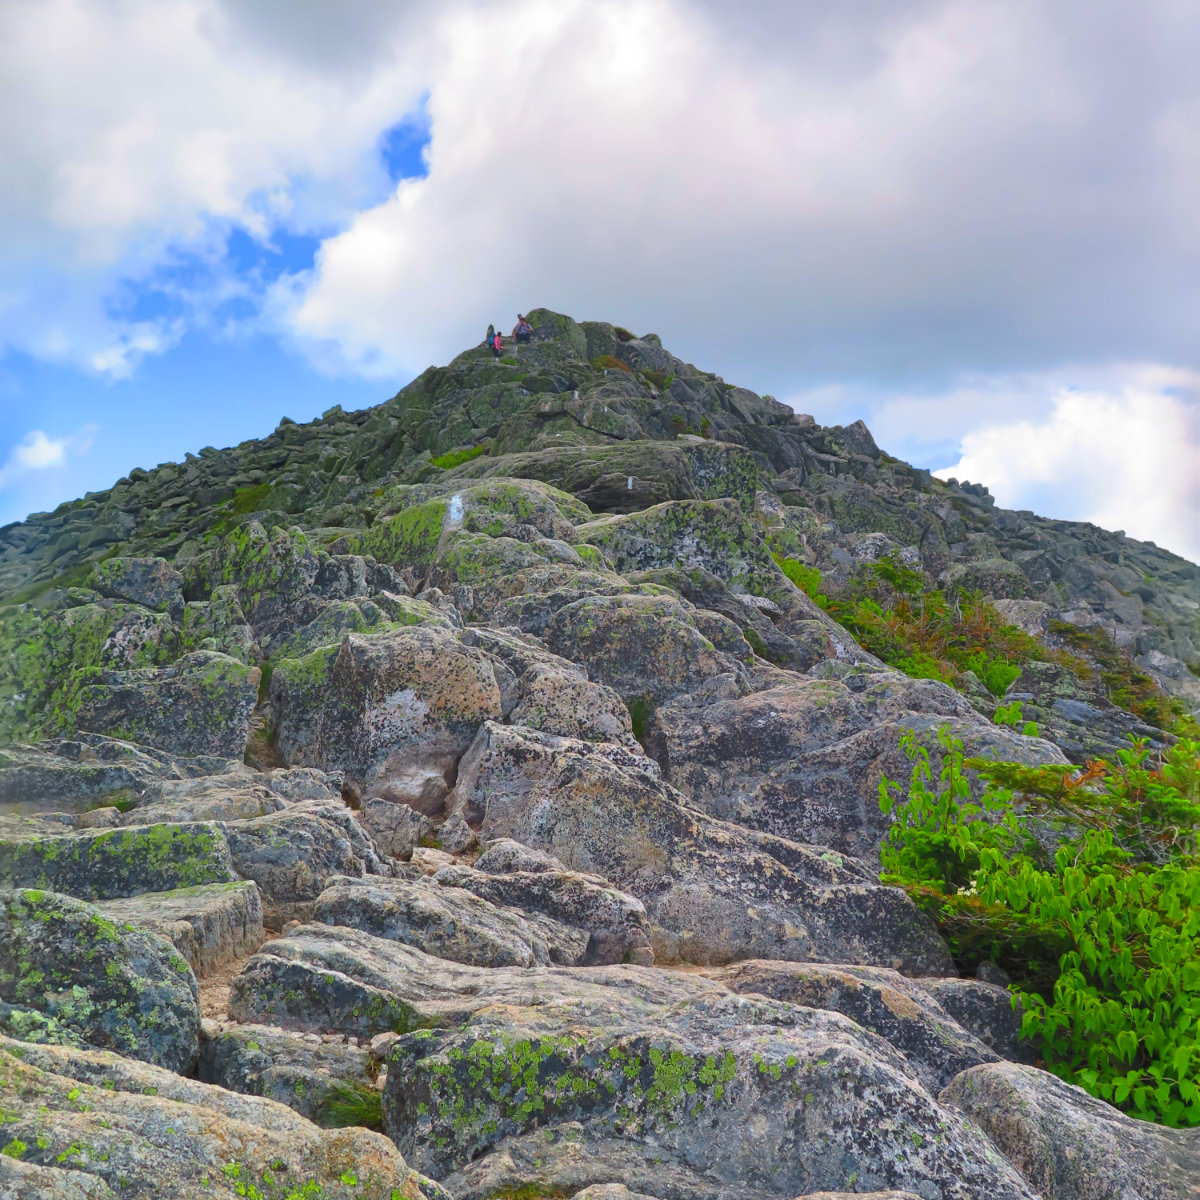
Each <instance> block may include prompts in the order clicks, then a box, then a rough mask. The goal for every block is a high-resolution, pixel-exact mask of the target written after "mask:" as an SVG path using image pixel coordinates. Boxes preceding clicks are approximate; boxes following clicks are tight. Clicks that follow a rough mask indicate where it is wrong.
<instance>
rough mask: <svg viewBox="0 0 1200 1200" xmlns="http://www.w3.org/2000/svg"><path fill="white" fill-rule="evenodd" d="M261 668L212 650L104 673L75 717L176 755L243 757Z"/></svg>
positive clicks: (79, 725)
mask: <svg viewBox="0 0 1200 1200" xmlns="http://www.w3.org/2000/svg"><path fill="white" fill-rule="evenodd" d="M259 675H260V672H259V669H258V668H257V667H248V666H246V664H245V663H242V662H239V661H238V660H237V659H235V658H230V657H229V656H228V655H225V654H218V653H215V652H213V651H207V650H198V651H196V652H194V653H192V654H188V655H185V656H184V657H183V658H181V659H179V661H178V662H175V663H172V664H171V665H170V666H167V667H153V668H143V669H138V670H130V671H108V672H104V673H102V675H101V677H100V681H99V682H97V683H93V684H88V685H86V686H84V687H82V688H80V690H79V707H78V710H77V711H76V713H75V714H74V720H73V724H74V727H75V728H76V729H81V730H91V731H93V732H95V733H106V734H110V735H112V736H119V737H123V738H126V739H128V740H129V741H132V742H137V743H139V744H141V745H146V746H153V747H155V748H156V749H159V750H166V751H170V752H172V753H175V754H185V755H197V754H215V755H221V756H223V757H225V758H241V757H242V754H243V752H244V751H245V748H246V735H247V733H248V732H249V728H250V715H251V713H253V711H254V706H255V704H256V703H257V702H258V681H259Z"/></svg>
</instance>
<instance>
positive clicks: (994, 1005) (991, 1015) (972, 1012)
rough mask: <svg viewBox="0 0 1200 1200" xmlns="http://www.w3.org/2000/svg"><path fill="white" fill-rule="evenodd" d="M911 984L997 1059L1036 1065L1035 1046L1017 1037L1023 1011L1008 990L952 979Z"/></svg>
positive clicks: (923, 980)
mask: <svg viewBox="0 0 1200 1200" xmlns="http://www.w3.org/2000/svg"><path fill="white" fill-rule="evenodd" d="M915 983H919V986H920V987H921V989H922V991H924V992H926V993H927V994H928V995H930V996H932V997H933V998H934V999H935V1000H936V1001H937V1002H938V1003H939V1004H940V1005H941V1006H942V1008H944V1009H945V1010H946V1012H947V1013H949V1014H950V1016H951V1017H952V1018H953V1019H954V1020H955V1021H957V1022H958V1024H959V1025H961V1026H962V1028H963V1029H965V1030H966V1031H967V1032H968V1033H970V1034H972V1035H973V1036H974V1037H977V1038H978V1039H979V1040H980V1041H981V1042H982V1043H983V1044H984V1045H985V1046H987V1047H988V1048H989V1049H991V1050H993V1051H995V1053H996V1054H997V1055H998V1056H999V1057H1000V1058H1007V1059H1009V1060H1010V1061H1012V1062H1019V1063H1028V1064H1030V1065H1032V1064H1033V1063H1035V1062H1037V1060H1038V1052H1037V1045H1036V1043H1034V1042H1031V1041H1027V1040H1025V1039H1023V1038H1022V1037H1021V1017H1022V1012H1023V1010H1022V1008H1021V1005H1020V1003H1019V1002H1018V1001H1017V999H1016V997H1015V996H1014V995H1013V994H1012V992H1010V991H1009V990H1008V988H1006V987H1000V986H999V985H998V984H995V983H986V982H984V981H983V980H982V979H955V978H953V977H950V978H944V979H922V980H919V981H915Z"/></svg>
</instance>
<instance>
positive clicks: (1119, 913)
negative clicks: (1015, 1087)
mask: <svg viewBox="0 0 1200 1200" xmlns="http://www.w3.org/2000/svg"><path fill="white" fill-rule="evenodd" d="M1018 719H1019V714H1018ZM938 743H939V744H938V749H939V750H940V755H941V766H940V770H939V773H938V778H937V781H936V782H935V779H934V768H933V764H932V762H931V758H930V752H929V749H928V748H927V747H926V746H924V745H922V744H921V743H920V742H919V741H918V740H917V738H916V737H915V736H914V735H912V734H907V735H905V737H904V739H903V740H902V743H901V744H902V746H903V748H904V750H905V752H906V753H907V755H908V758H909V760H910V761H911V763H912V773H911V777H910V779H909V783H908V788H907V791H906V792H905V791H904V790H902V789H901V788H900V787H898V785H897V784H896V783H895V782H893V781H892V780H889V779H887V778H886V777H884V778H883V779H882V780H881V781H880V785H879V801H880V807H881V809H882V810H883V812H885V813H887V814H889V815H890V816H891V818H892V827H891V830H890V831H889V834H888V837H887V839H886V840H885V842H884V844H883V846H882V849H881V858H882V867H883V870H882V873H881V878H882V879H883V881H884V882H886V883H892V884H896V885H898V886H900V887H903V888H904V889H905V890H906V891H907V892H908V893H909V894H910V895H911V896H912V897H913V899H914V900H915V901H916V903H917V904H918V906H920V907H921V908H923V909H924V910H925V911H927V912H929V913H930V914H931V915H932V916H933V917H934V919H935V920H936V921H937V922H938V924H939V926H940V928H941V931H942V933H943V935H944V936H945V937H946V938H947V940H948V941H949V943H950V946H951V949H952V951H953V953H954V955H955V959H956V961H957V963H958V965H959V966H960V968H962V969H964V970H966V971H968V972H973V971H974V969H975V968H976V966H977V965H978V964H979V963H980V962H981V961H983V960H984V959H990V960H991V961H993V962H996V963H997V964H998V965H1000V966H1001V967H1003V968H1004V970H1005V971H1007V972H1008V973H1009V975H1010V976H1011V977H1012V978H1013V980H1014V983H1013V991H1014V993H1015V994H1016V995H1017V996H1018V997H1019V999H1020V1002H1021V1005H1022V1006H1023V1008H1024V1017H1023V1021H1022V1033H1023V1035H1024V1036H1025V1037H1027V1038H1029V1039H1030V1040H1031V1041H1033V1042H1034V1043H1035V1044H1036V1046H1037V1047H1038V1049H1039V1051H1040V1053H1041V1055H1042V1058H1043V1060H1044V1062H1045V1065H1046V1067H1047V1068H1048V1069H1049V1070H1051V1071H1053V1072H1054V1073H1055V1074H1057V1075H1060V1076H1061V1077H1062V1078H1064V1079H1067V1080H1069V1081H1071V1082H1072V1083H1077V1084H1079V1085H1081V1086H1082V1087H1084V1088H1086V1089H1087V1090H1088V1091H1089V1092H1091V1093H1092V1094H1093V1095H1094V1096H1099V1097H1101V1098H1103V1099H1104V1100H1107V1101H1109V1102H1111V1103H1112V1104H1114V1105H1116V1106H1117V1107H1118V1108H1121V1109H1123V1110H1124V1111H1126V1112H1128V1113H1130V1114H1131V1115H1133V1116H1135V1117H1141V1118H1144V1119H1146V1120H1151V1121H1158V1122H1161V1123H1163V1124H1166V1125H1173V1126H1197V1125H1200V1084H1198V1082H1197V1077H1198V1075H1200V855H1198V853H1197V830H1198V829H1200V742H1196V741H1189V740H1181V741H1179V742H1177V743H1176V744H1175V745H1174V746H1172V747H1171V748H1170V749H1168V750H1165V751H1164V752H1163V753H1162V754H1161V755H1159V756H1157V757H1153V756H1152V755H1151V753H1150V751H1149V749H1148V748H1147V746H1146V744H1145V742H1144V741H1133V743H1132V745H1131V747H1130V749H1128V750H1125V751H1122V752H1120V753H1119V754H1118V755H1117V761H1116V762H1106V761H1099V762H1092V763H1089V764H1088V766H1087V768H1086V769H1085V770H1068V771H1064V769H1063V768H1062V767H1026V766H1022V765H1020V764H1016V763H993V762H989V761H985V760H981V759H966V760H964V757H963V747H962V743H961V742H960V741H958V740H957V739H956V738H953V737H952V736H951V735H950V734H949V732H948V731H946V730H945V729H943V730H942V731H941V732H940V734H939V737H938ZM971 772H974V773H975V774H976V775H977V776H978V777H979V783H980V784H981V785H982V786H979V785H978V784H977V786H976V788H975V790H976V791H977V792H978V793H979V794H978V798H974V797H973V795H972V783H971V775H970V773H971Z"/></svg>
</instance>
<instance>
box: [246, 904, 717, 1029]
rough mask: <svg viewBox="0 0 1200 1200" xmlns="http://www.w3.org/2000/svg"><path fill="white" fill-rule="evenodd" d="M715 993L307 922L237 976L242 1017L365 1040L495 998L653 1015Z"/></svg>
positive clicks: (701, 982) (697, 985) (635, 970)
mask: <svg viewBox="0 0 1200 1200" xmlns="http://www.w3.org/2000/svg"><path fill="white" fill-rule="evenodd" d="M715 991H724V989H723V988H721V987H720V986H719V985H718V984H715V983H712V982H710V981H709V980H706V979H701V978H699V977H696V976H688V975H676V974H673V973H670V972H666V971H661V970H658V969H652V968H648V967H634V966H620V967H615V966H614V967H580V968H574V967H528V968H519V967H491V968H487V967H472V966H467V965H465V964H461V963H455V962H450V961H448V960H447V959H442V958H434V957H433V956H431V955H428V954H425V953H423V952H422V951H420V950H417V949H415V948H414V947H411V946H406V945H404V944H403V943H400V942H392V941H387V940H386V939H384V938H378V937H374V936H372V935H371V934H368V933H362V932H360V931H359V930H357V929H346V928H339V927H337V926H329V925H303V926H301V927H300V928H299V929H296V930H294V931H293V932H292V933H291V934H290V935H289V936H288V937H284V938H279V939H277V940H276V941H272V942H267V943H266V944H265V945H264V946H263V947H262V949H261V950H260V951H259V952H258V953H257V954H256V955H254V957H253V958H251V959H250V961H249V962H247V963H246V965H245V967H243V968H242V971H241V973H240V974H239V975H238V976H237V978H236V979H235V980H234V981H233V986H232V989H231V992H230V1007H229V1011H230V1015H231V1016H233V1017H234V1018H235V1019H236V1020H238V1021H243V1022H261V1023H265V1024H270V1025H279V1026H280V1027H282V1028H285V1029H299V1030H331V1031H335V1032H339V1033H346V1034H350V1035H353V1036H355V1037H359V1038H362V1037H372V1036H374V1035H375V1034H377V1033H385V1032H388V1031H391V1030H396V1029H412V1028H415V1027H418V1026H422V1025H427V1024H445V1025H453V1024H455V1023H456V1022H461V1021H463V1020H465V1019H466V1018H467V1017H468V1016H469V1015H470V1014H471V1013H473V1012H475V1011H476V1010H478V1009H480V1008H483V1007H485V1006H487V1005H489V1004H519V1005H528V1004H540V1003H548V1002H550V1001H552V1000H569V1001H573V1002H576V1003H578V1004H580V1005H584V1006H592V1007H602V1008H604V1009H606V1010H607V1009H610V1008H614V1007H615V1008H617V1009H619V1010H622V1011H649V1009H650V1008H652V1007H654V1006H655V1005H658V1004H664V1003H669V1002H671V1001H674V1000H678V999H683V998H686V997H694V996H697V995H702V994H705V993H707V992H715Z"/></svg>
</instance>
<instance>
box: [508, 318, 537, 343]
mask: <svg viewBox="0 0 1200 1200" xmlns="http://www.w3.org/2000/svg"><path fill="white" fill-rule="evenodd" d="M512 335H513V341H515V342H527V341H529V339H530V338H531V337H532V336H533V326H532V325H530V323H529V321H528V319H527V318H526V317H524V316H523V315H522V314H521V313H517V324H516V327H515V328H514V329H513V331H512Z"/></svg>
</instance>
